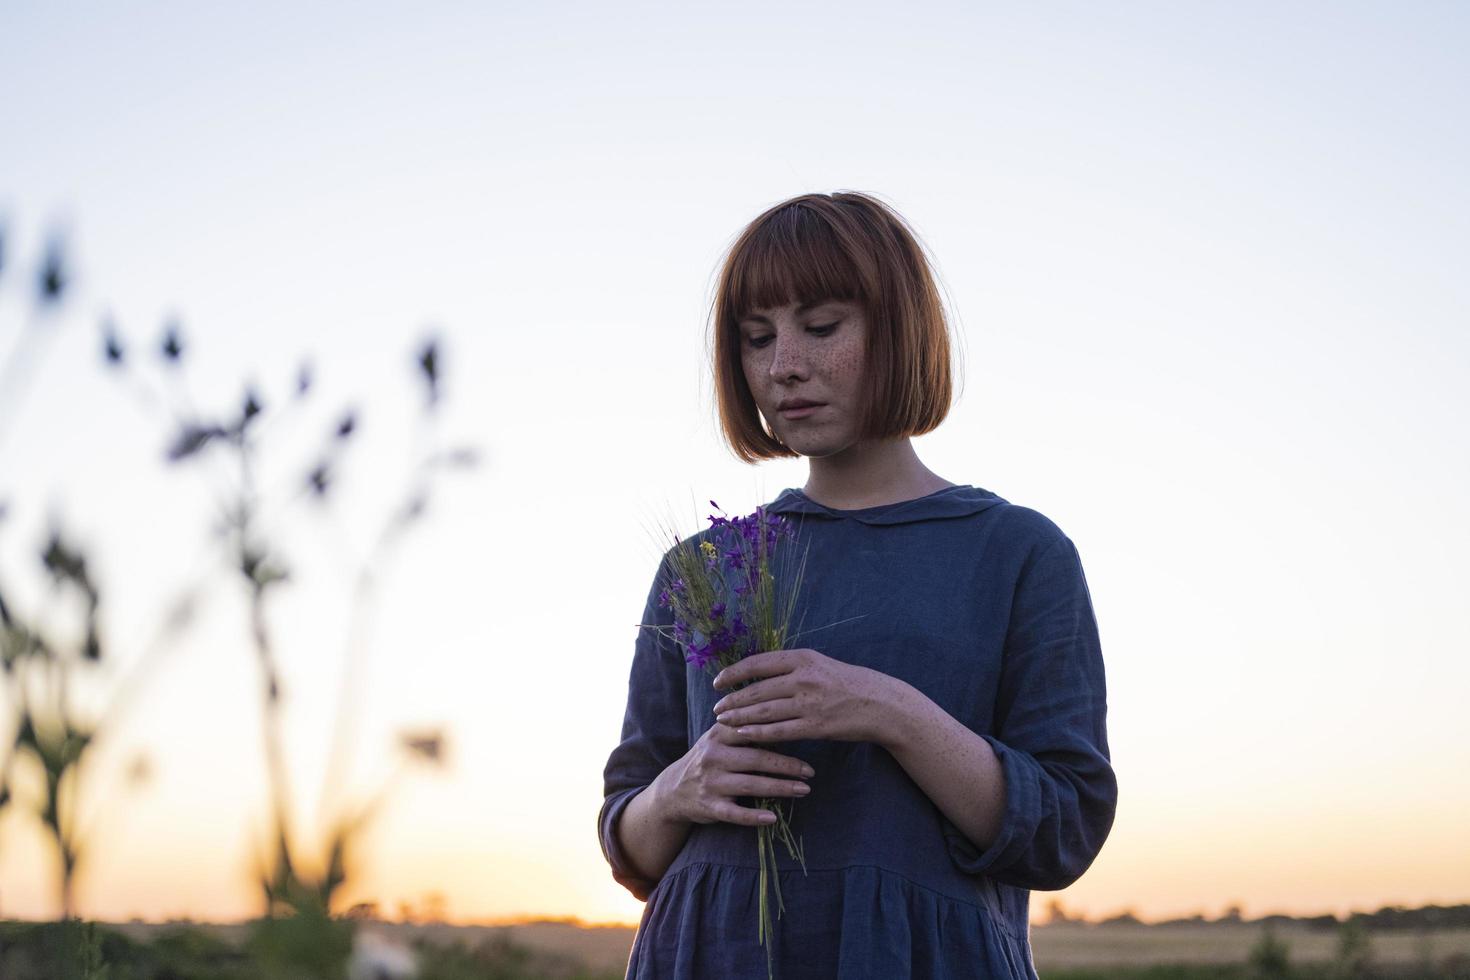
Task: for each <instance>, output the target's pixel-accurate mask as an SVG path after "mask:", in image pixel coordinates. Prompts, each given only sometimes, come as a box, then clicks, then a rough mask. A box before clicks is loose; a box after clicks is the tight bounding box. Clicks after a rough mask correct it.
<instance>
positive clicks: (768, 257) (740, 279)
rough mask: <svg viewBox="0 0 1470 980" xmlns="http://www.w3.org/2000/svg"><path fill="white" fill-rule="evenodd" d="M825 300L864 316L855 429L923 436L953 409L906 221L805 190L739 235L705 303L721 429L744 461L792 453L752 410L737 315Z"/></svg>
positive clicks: (942, 323)
mask: <svg viewBox="0 0 1470 980" xmlns="http://www.w3.org/2000/svg"><path fill="white" fill-rule="evenodd" d="M824 300H841V301H849V302H856V303H857V304H858V305H859V306H860V307H861V308H862V310H863V312H864V315H865V317H866V320H867V324H868V335H867V346H866V350H865V368H864V387H865V388H866V389H867V390H868V392H869V393H870V396H871V397H869V399H868V401H867V403H866V406H865V408H864V410H863V413H862V418H861V419H860V420H859V428H858V432H859V438H863V439H892V438H903V437H906V436H913V435H922V434H924V433H925V432H930V431H932V430H933V429H935V428H938V426H939V423H941V422H943V421H944V418H945V416H946V415H948V414H949V406H950V398H951V385H950V343H949V328H948V322H947V320H946V318H945V314H944V307H943V305H942V304H941V302H940V298H939V291H938V289H936V287H935V279H934V276H933V275H932V273H931V272H930V269H929V262H928V260H927V259H926V257H925V255H924V251H923V249H922V247H921V246H920V245H919V242H918V239H917V238H916V236H915V235H914V233H913V231H912V230H911V229H910V228H909V226H908V224H907V222H905V221H904V219H903V218H902V217H901V216H900V215H899V214H898V213H897V212H896V211H894V210H893V209H892V208H891V207H889V206H888V205H887V204H885V203H883V202H881V201H879V200H877V199H875V198H873V197H870V196H868V195H866V194H861V193H857V192H855V191H837V192H836V193H833V194H802V195H800V196H799V197H793V198H791V199H790V200H788V201H784V202H782V203H780V204H777V205H775V206H774V207H772V208H770V209H769V210H767V211H766V212H765V213H764V214H762V215H760V216H759V217H758V218H756V219H755V220H754V221H752V222H751V223H750V224H749V225H748V226H746V228H745V230H744V231H743V232H741V233H740V236H739V237H738V238H737V239H736V240H735V243H734V244H733V245H732V246H731V247H730V250H729V252H728V253H727V255H726V257H725V260H724V263H723V266H722V268H721V270H720V277H719V286H718V288H717V290H716V293H715V299H714V304H713V309H712V310H711V313H712V317H713V321H714V344H713V348H714V378H715V391H716V397H717V398H718V402H719V415H720V428H721V431H722V433H723V435H724V437H725V440H726V442H728V443H729V445H730V448H731V449H732V450H733V451H734V453H735V455H736V456H737V457H739V458H740V459H741V460H742V461H743V462H747V463H755V462H759V461H761V460H765V459H776V458H779V457H794V456H798V455H799V454H798V453H797V452H796V451H794V450H792V449H791V448H789V447H788V446H786V444H785V443H783V442H781V441H780V440H779V439H777V438H776V436H775V434H774V433H773V432H772V431H771V428H770V426H769V424H768V423H767V422H765V421H764V420H762V418H761V417H760V412H759V410H758V409H757V407H756V403H755V398H754V397H753V396H752V395H751V393H750V386H749V385H748V384H746V381H745V368H744V364H743V361H742V359H741V337H740V326H739V325H740V321H741V319H742V318H743V317H745V316H746V315H747V314H749V313H751V312H752V311H755V310H760V309H765V308H768V307H773V306H784V305H786V304H789V303H816V302H821V301H824Z"/></svg>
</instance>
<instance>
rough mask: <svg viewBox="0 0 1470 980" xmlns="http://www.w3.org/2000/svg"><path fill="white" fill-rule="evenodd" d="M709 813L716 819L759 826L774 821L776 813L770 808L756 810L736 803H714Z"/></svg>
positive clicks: (742, 824) (743, 825)
mask: <svg viewBox="0 0 1470 980" xmlns="http://www.w3.org/2000/svg"><path fill="white" fill-rule="evenodd" d="M710 813H711V814H712V815H713V816H714V817H715V819H716V820H722V821H724V822H725V823H734V824H740V825H741V826H742V827H759V826H762V825H764V824H771V823H775V822H776V815H775V814H774V813H772V812H771V811H770V810H758V809H756V808H754V807H748V806H740V805H739V804H736V803H716V804H714V805H713V806H711V807H710Z"/></svg>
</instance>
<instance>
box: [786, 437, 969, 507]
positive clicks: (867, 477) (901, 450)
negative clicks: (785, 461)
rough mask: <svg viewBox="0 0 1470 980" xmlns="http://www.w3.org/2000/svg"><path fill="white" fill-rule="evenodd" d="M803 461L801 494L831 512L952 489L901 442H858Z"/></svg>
mask: <svg viewBox="0 0 1470 980" xmlns="http://www.w3.org/2000/svg"><path fill="white" fill-rule="evenodd" d="M809 463H810V470H809V473H808V476H807V481H806V486H805V487H803V488H802V492H803V493H805V494H806V495H807V496H808V497H810V498H811V499H813V500H815V501H816V502H817V503H819V504H821V505H822V506H824V507H832V508H834V509H836V510H860V509H862V508H864V507H878V506H881V505H883V504H894V503H898V502H900V501H904V500H913V499H914V498H915V497H923V496H927V495H928V494H931V493H934V492H935V491H936V490H943V489H944V488H945V487H952V486H954V484H953V483H951V482H950V481H948V480H946V479H944V478H943V477H941V476H939V475H938V474H937V473H935V472H934V471H933V470H931V469H929V467H927V466H925V465H924V464H923V462H922V461H921V460H920V459H919V456H918V454H917V453H915V452H914V446H913V443H912V441H910V440H909V439H907V438H904V439H889V440H886V441H883V442H873V443H866V444H863V443H860V444H858V445H855V446H851V447H849V448H848V449H846V450H844V451H843V452H841V453H838V454H835V455H832V456H822V457H811V458H810V459H809Z"/></svg>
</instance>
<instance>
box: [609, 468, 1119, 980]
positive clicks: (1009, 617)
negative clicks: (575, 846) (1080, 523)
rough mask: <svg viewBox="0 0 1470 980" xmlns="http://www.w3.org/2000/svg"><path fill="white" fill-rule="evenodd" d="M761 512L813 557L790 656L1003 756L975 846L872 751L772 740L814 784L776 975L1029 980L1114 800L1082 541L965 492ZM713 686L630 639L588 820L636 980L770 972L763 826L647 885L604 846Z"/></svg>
mask: <svg viewBox="0 0 1470 980" xmlns="http://www.w3.org/2000/svg"><path fill="white" fill-rule="evenodd" d="M766 509H767V510H768V511H769V512H770V513H773V514H783V515H786V517H787V519H788V520H790V521H791V522H792V524H793V527H794V528H795V530H796V538H795V541H794V542H792V541H790V540H786V541H783V542H782V544H781V545H780V547H782V548H791V547H792V546H793V544H794V546H795V550H796V551H798V552H805V553H806V567H805V571H804V573H803V578H802V581H801V587H800V590H799V592H798V596H797V602H796V611H795V615H794V616H793V623H799V624H800V629H801V632H799V633H798V634H797V635H795V636H792V637H788V643H787V645H788V647H791V648H796V647H810V648H812V649H814V650H818V651H820V652H821V653H823V654H826V655H827V656H829V657H833V658H836V659H838V660H842V661H845V662H847V663H853V664H860V665H862V666H865V667H869V668H872V669H874V670H878V671H882V672H883V673H886V674H890V675H892V676H894V677H898V678H901V679H902V680H904V681H906V682H908V683H909V684H911V685H913V686H914V687H916V688H917V689H919V690H920V691H922V692H923V693H924V694H925V695H927V696H928V697H929V698H931V699H932V700H934V701H935V702H936V703H938V704H939V706H940V707H942V708H943V709H944V710H945V711H947V712H949V713H950V714H951V715H953V716H954V717H955V718H957V719H959V720H960V721H961V722H963V723H964V724H965V725H966V726H968V727H969V728H970V729H971V730H972V731H974V732H975V733H976V734H978V735H980V736H981V737H982V738H984V739H985V740H986V741H987V742H989V743H990V746H991V748H992V749H994V751H995V753H996V755H997V757H998V758H999V760H1000V762H1001V765H1002V768H1003V771H1004V774H1005V783H1006V802H1005V810H1004V819H1003V822H1002V825H1001V830H1000V834H999V836H998V837H997V838H996V840H995V841H993V842H992V843H991V845H990V846H989V847H988V848H986V849H985V850H983V851H981V850H980V849H979V848H977V847H976V846H975V845H974V843H973V842H971V841H970V840H969V839H968V838H966V837H965V836H964V835H963V834H962V833H961V832H960V830H959V829H958V828H957V827H956V826H955V825H954V824H953V823H952V822H950V820H949V819H948V818H946V817H945V816H944V815H943V814H942V813H941V812H940V810H939V808H938V807H937V806H935V805H934V803H933V802H932V801H931V800H930V799H929V798H928V796H927V795H925V794H924V792H923V791H922V790H921V789H920V788H919V787H918V785H917V784H916V783H915V782H914V781H913V780H912V779H910V778H909V776H908V774H907V773H906V772H905V771H904V770H903V768H902V767H901V766H899V765H898V763H897V762H896V761H895V760H894V758H893V756H892V755H890V754H889V753H888V752H887V751H886V750H885V749H883V748H882V747H880V746H878V745H876V744H874V743H871V742H839V741H829V740H815V739H809V740H798V741H791V742H783V743H779V744H766V745H764V746H763V747H766V748H770V749H772V750H773V751H777V752H780V753H782V754H785V755H792V756H795V757H797V758H800V759H803V760H805V761H806V762H808V763H809V764H810V765H811V766H812V768H813V769H815V770H816V775H815V776H814V777H813V778H812V779H811V780H809V783H810V785H811V793H810V794H809V795H808V796H806V797H804V798H799V799H797V800H796V801H795V803H794V805H793V806H792V808H791V826H792V831H793V833H795V834H797V835H799V836H800V837H801V839H802V841H803V845H804V848H805V857H806V868H807V873H806V874H805V875H803V873H802V870H801V867H800V865H799V864H798V863H797V862H796V861H794V860H792V859H791V857H790V856H789V855H788V854H787V852H786V850H785V848H784V847H782V846H781V845H780V844H777V847H776V851H777V859H778V867H779V869H780V870H779V874H780V884H781V894H782V897H783V899H784V901H785V905H786V910H785V913H784V915H783V916H782V917H780V918H779V919H777V920H776V922H775V935H774V937H773V943H774V947H773V952H774V960H775V970H776V976H777V977H778V978H787V980H798V978H800V980H821V978H840V980H865V978H873V980H902V978H906V977H912V978H930V977H933V978H965V977H977V978H990V977H994V978H1035V977H1036V976H1037V973H1036V969H1035V966H1034V964H1033V962H1032V956H1031V946H1030V929H1029V916H1028V913H1029V908H1028V906H1029V902H1030V892H1031V891H1032V890H1043V891H1049V890H1056V889H1061V888H1065V887H1067V886H1068V885H1070V884H1072V883H1073V882H1074V881H1076V880H1077V879H1078V878H1080V877H1081V876H1082V873H1083V872H1084V871H1086V870H1087V868H1088V867H1089V866H1090V865H1091V864H1092V862H1093V860H1094V859H1095V858H1096V857H1097V855H1098V853H1099V852H1100V851H1101V849H1102V846H1103V842H1104V841H1105V840H1106V839H1107V837H1108V833H1109V832H1110V830H1111V829H1112V825H1113V816H1114V813H1115V811H1116V808H1117V798H1118V788H1117V780H1116V777H1115V775H1114V773H1113V769H1112V765H1111V760H1110V755H1109V751H1108V740H1107V724H1106V717H1107V697H1106V690H1105V682H1104V672H1103V660H1102V650H1101V647H1100V645H1099V641H1098V633H1097V622H1096V619H1095V618H1094V615H1093V610H1092V601H1091V595H1090V593H1089V591H1088V587H1087V582H1086V579H1085V577H1084V575H1083V570H1082V563H1081V559H1080V558H1079V556H1078V552H1077V548H1076V547H1075V546H1074V544H1073V543H1072V540H1071V539H1070V538H1068V537H1067V536H1066V535H1065V534H1063V533H1062V531H1061V530H1060V528H1058V527H1057V525H1056V524H1054V523H1053V522H1052V521H1051V520H1050V519H1049V518H1047V517H1046V516H1044V515H1043V514H1041V513H1040V512H1038V511H1035V510H1032V509H1030V508H1027V507H1022V506H1019V505H1016V504H1012V503H1010V502H1009V501H1007V500H1005V499H1003V498H1002V497H999V496H997V495H996V494H994V493H992V492H990V491H989V490H984V489H980V488H978V487H974V486H969V485H961V486H952V487H946V488H944V489H942V490H939V491H936V492H935V493H931V494H928V495H927V496H923V497H919V498H916V499H913V500H907V501H901V502H899V503H893V504H884V505H881V506H878V507H868V508H863V509H861V510H834V509H832V508H829V507H826V506H823V505H821V504H819V503H817V502H816V501H814V500H812V499H811V498H809V497H807V496H806V495H805V494H804V493H802V492H801V491H800V490H796V489H786V490H783V491H782V492H781V494H780V495H779V496H778V497H777V498H776V500H775V501H773V502H772V503H771V504H769V505H768V506H767V508H766ZM712 530H713V529H711V528H706V529H704V530H703V531H701V532H699V534H697V535H694V536H693V538H694V540H695V541H696V542H698V541H701V540H703V539H704V538H706V537H708V536H709V535H710V533H711V531H712ZM667 561H668V553H665V555H664V561H663V562H661V563H660V567H659V571H658V574H657V575H656V576H655V580H654V582H653V584H652V587H651V588H650V590H649V593H648V601H647V605H646V607H645V610H644V614H643V619H642V620H641V622H643V623H661V624H664V625H671V624H672V612H671V610H669V609H667V608H664V607H661V606H660V605H659V604H658V601H657V597H658V592H659V590H660V589H661V588H662V587H663V585H664V584H666V583H665V580H664V578H663V575H664V573H665V571H666V568H667ZM854 617H857V618H854ZM829 624H835V625H829ZM712 679H713V677H712V674H711V673H709V672H707V671H705V670H703V669H700V668H696V667H694V666H692V665H689V664H686V663H685V662H684V658H683V655H682V653H681V652H680V651H679V649H678V647H677V645H676V644H675V643H674V642H673V641H672V640H669V639H666V638H664V637H662V636H660V634H659V633H658V632H657V631H654V630H648V629H640V630H639V635H638V639H637V641H636V644H635V648H634V654H633V664H632V669H631V672H630V675H629V681H628V701H627V709H626V713H625V715H624V719H623V727H622V738H621V741H620V742H619V744H618V746H617V747H616V748H615V749H614V750H613V751H612V754H611V756H610V757H609V758H608V761H607V767H606V769H605V771H604V774H603V786H604V800H603V805H602V809H601V812H600V814H599V817H598V836H599V838H600V841H601V844H602V850H603V855H604V856H605V857H606V859H607V861H608V864H609V865H610V866H611V869H612V874H613V878H614V879H615V880H617V881H618V882H620V883H621V884H622V885H624V886H625V887H626V888H627V889H628V890H629V891H631V892H632V893H633V894H634V895H635V896H637V897H638V898H640V899H642V900H644V901H645V902H646V903H647V904H646V906H645V908H644V912H643V917H642V921H641V922H640V924H639V927H638V931H637V933H636V935H635V937H634V940H633V948H632V951H631V954H630V956H629V960H628V971H627V976H628V977H630V978H640V980H645V978H646V980H655V978H657V980H668V978H677V980H710V978H736V980H739V978H751V980H764V978H765V977H766V975H767V973H766V969H767V964H766V951H765V949H764V948H763V947H762V946H761V945H760V944H759V943H758V941H757V938H756V926H757V920H758V916H759V904H758V902H759V897H760V896H759V891H758V889H759V877H758V875H759V871H758V867H759V865H758V863H757V855H756V842H755V834H756V831H755V829H754V828H752V827H744V826H737V825H734V824H727V823H713V824H695V825H693V826H692V828H691V829H690V832H689V837H688V840H687V841H686V842H685V844H684V846H683V849H682V850H681V851H680V852H679V855H678V856H677V857H676V858H675V860H674V862H673V863H672V864H671V865H670V866H669V868H668V870H667V871H665V872H664V875H663V877H662V878H660V879H658V880H657V881H652V880H649V879H646V878H641V877H639V876H638V874H637V872H636V870H635V869H634V868H633V866H632V864H631V863H630V861H629V859H628V857H627V855H626V854H625V852H624V851H623V849H622V847H621V846H620V844H619V842H618V840H617V837H616V835H615V834H614V832H613V828H614V827H615V826H616V823H617V821H618V818H619V817H620V816H621V814H622V812H623V810H624V809H625V808H626V807H627V805H628V803H629V801H630V800H631V799H632V798H633V797H634V796H636V795H637V794H638V793H639V792H640V791H642V790H643V789H644V788H646V787H647V786H648V785H649V783H651V782H652V781H653V779H654V778H655V777H656V776H657V775H658V774H659V773H660V772H662V771H663V769H664V768H665V767H667V766H668V765H669V764H670V763H672V762H674V761H676V760H677V759H679V758H680V757H681V756H683V755H684V753H685V752H686V751H688V749H689V747H690V746H691V745H693V744H694V742H695V741H697V740H698V738H699V736H700V735H702V734H703V733H704V732H705V730H706V729H708V728H709V727H710V726H711V725H712V724H715V721H714V714H713V711H712V709H713V707H714V704H715V702H716V701H718V700H719V699H720V698H721V697H722V696H723V692H718V691H715V690H714V688H713V687H712V686H711V684H710V682H711V680H712ZM956 775H957V778H963V774H956ZM740 802H741V803H742V805H750V804H751V803H752V802H753V801H751V800H748V799H745V800H741V801H740Z"/></svg>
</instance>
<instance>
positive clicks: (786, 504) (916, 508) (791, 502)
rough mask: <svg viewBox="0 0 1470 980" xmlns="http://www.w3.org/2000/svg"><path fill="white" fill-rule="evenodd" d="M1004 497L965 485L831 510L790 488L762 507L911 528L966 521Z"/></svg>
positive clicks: (784, 511)
mask: <svg viewBox="0 0 1470 980" xmlns="http://www.w3.org/2000/svg"><path fill="white" fill-rule="evenodd" d="M1006 502H1007V501H1006V500H1005V498H1004V497H1001V496H999V495H997V494H994V493H991V492H990V491H989V490H984V489H982V488H980V487H974V486H971V485H969V484H968V483H964V484H959V485H957V486H953V487H945V488H944V489H942V490H936V491H934V492H933V493H931V494H927V495H926V496H923V497H915V498H914V499H913V500H901V501H899V502H897V503H893V504H879V505H878V506H877V507H864V508H861V509H860V510H834V509H833V508H831V507H826V506H823V505H822V504H819V503H817V502H816V501H815V500H813V499H812V498H810V497H808V496H807V495H806V494H805V493H803V492H802V491H800V490H797V489H795V488H794V487H787V488H786V489H785V490H782V491H781V493H780V495H778V496H777V497H776V499H775V500H773V501H771V503H770V505H768V506H767V507H766V511H767V512H768V513H772V514H814V515H817V516H820V517H825V518H828V519H831V520H844V519H846V520H854V521H860V522H862V523H863V524H913V523H917V522H919V521H928V520H943V519H945V518H952V517H967V516H969V515H970V514H978V513H980V512H981V511H982V510H988V509H990V508H991V507H994V506H995V505H996V504H1003V503H1006Z"/></svg>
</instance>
